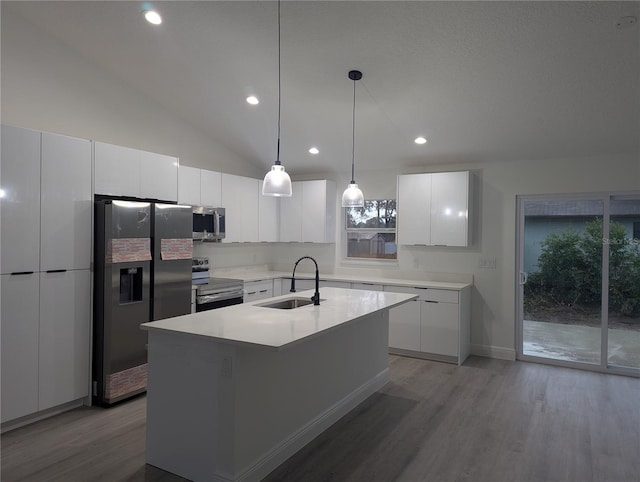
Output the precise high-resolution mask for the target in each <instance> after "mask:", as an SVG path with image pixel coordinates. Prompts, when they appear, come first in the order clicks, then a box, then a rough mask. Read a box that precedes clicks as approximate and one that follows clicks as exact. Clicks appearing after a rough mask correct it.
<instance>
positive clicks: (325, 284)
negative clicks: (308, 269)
mask: <svg viewBox="0 0 640 482" xmlns="http://www.w3.org/2000/svg"><path fill="white" fill-rule="evenodd" d="M320 288H343V289H349V288H351V283H349V282H347V281H333V280H323V279H321V280H320Z"/></svg>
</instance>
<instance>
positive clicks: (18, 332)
mask: <svg viewBox="0 0 640 482" xmlns="http://www.w3.org/2000/svg"><path fill="white" fill-rule="evenodd" d="M39 292H40V274H39V273H27V274H16V275H12V274H3V275H2V309H1V317H2V383H1V384H2V387H1V388H2V389H1V390H0V392H1V393H2V406H1V407H0V411H1V412H2V422H6V421H8V420H13V419H16V418H19V417H23V416H25V415H29V414H31V413H35V412H37V411H38V330H39V324H40V322H39V312H40V307H39V305H38V302H37V300H38V299H39Z"/></svg>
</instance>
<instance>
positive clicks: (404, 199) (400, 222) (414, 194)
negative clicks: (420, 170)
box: [397, 174, 431, 245]
mask: <svg viewBox="0 0 640 482" xmlns="http://www.w3.org/2000/svg"><path fill="white" fill-rule="evenodd" d="M397 209H398V215H397V232H398V244H408V245H428V244H431V216H430V212H431V174H408V175H402V176H398V200H397Z"/></svg>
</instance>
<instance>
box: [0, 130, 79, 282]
mask: <svg viewBox="0 0 640 482" xmlns="http://www.w3.org/2000/svg"><path fill="white" fill-rule="evenodd" d="M1 176H2V189H4V191H5V196H4V198H3V200H2V221H3V228H4V229H3V230H2V273H17V272H37V271H48V270H60V269H88V268H89V267H90V262H91V210H92V204H91V143H90V141H87V140H84V139H76V138H72V137H66V136H61V135H57V134H49V133H40V132H38V131H32V130H29V129H20V128H16V127H10V126H2V174H1Z"/></svg>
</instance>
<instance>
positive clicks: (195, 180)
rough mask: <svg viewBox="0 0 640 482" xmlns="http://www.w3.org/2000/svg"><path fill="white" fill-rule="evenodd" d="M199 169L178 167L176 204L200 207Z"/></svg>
mask: <svg viewBox="0 0 640 482" xmlns="http://www.w3.org/2000/svg"><path fill="white" fill-rule="evenodd" d="M200 171H201V170H200V169H198V168H196V167H189V166H180V167H179V168H178V203H179V204H187V205H189V206H200V205H201V203H200V189H201V188H200V175H201V173H200Z"/></svg>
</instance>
